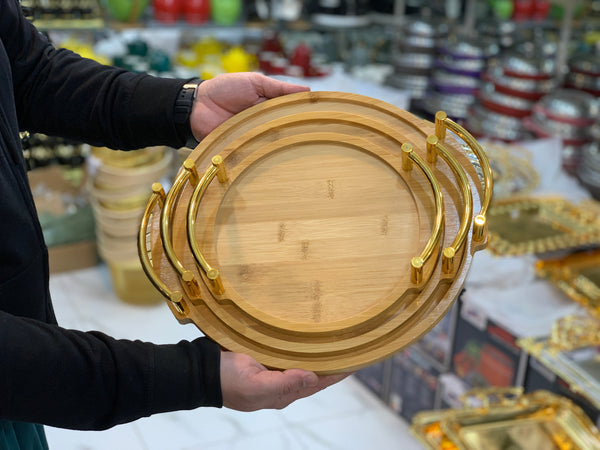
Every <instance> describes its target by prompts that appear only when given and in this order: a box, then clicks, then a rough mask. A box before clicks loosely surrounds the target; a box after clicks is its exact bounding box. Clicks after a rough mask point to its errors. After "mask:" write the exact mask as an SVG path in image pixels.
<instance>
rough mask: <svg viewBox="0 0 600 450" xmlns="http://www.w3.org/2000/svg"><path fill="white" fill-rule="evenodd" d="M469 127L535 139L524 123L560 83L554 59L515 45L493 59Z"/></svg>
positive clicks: (480, 131) (480, 132)
mask: <svg viewBox="0 0 600 450" xmlns="http://www.w3.org/2000/svg"><path fill="white" fill-rule="evenodd" d="M481 78H482V82H481V86H480V89H479V93H478V96H477V102H475V103H474V104H473V106H472V107H471V110H470V114H469V118H468V119H467V121H466V127H467V129H469V131H471V132H472V133H473V134H474V135H477V136H485V137H489V138H492V139H498V140H502V141H505V142H513V141H521V140H526V139H531V138H532V137H533V134H532V132H531V130H530V129H528V128H527V127H526V126H525V125H524V119H525V118H527V117H529V116H530V115H531V112H532V108H533V105H534V104H535V102H536V101H538V100H539V99H540V98H542V97H543V96H544V95H546V94H547V93H548V92H550V91H551V90H552V89H554V88H555V87H556V86H557V82H556V80H555V79H554V60H553V59H552V58H549V57H547V56H545V55H543V54H541V55H539V54H537V55H536V52H535V51H532V50H530V51H526V50H524V49H522V48H514V49H510V50H506V51H504V52H502V54H500V55H499V56H498V57H496V58H493V59H491V60H490V62H489V65H488V68H487V70H486V71H485V72H484V73H483V74H482V77H481Z"/></svg>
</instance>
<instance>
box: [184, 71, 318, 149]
mask: <svg viewBox="0 0 600 450" xmlns="http://www.w3.org/2000/svg"><path fill="white" fill-rule="evenodd" d="M308 90H310V89H309V88H308V87H307V86H300V85H296V84H291V83H286V82H284V81H279V80H276V79H274V78H269V77H267V76H265V75H261V74H259V73H255V72H240V73H227V74H223V75H219V76H217V77H215V78H212V79H210V80H206V81H203V82H202V83H201V84H200V86H198V91H197V93H196V99H195V100H194V105H193V106H192V113H191V115H190V127H191V129H192V133H193V134H194V137H195V138H196V140H197V141H200V140H202V139H203V138H204V137H205V136H206V135H208V134H209V133H210V132H211V131H212V130H214V129H215V128H216V127H217V126H219V125H220V124H221V123H223V122H225V121H226V120H227V119H229V118H230V117H232V116H233V115H235V114H237V113H239V112H241V111H243V110H244V109H246V108H248V107H250V106H253V105H256V104H258V103H261V102H264V101H265V100H268V99H270V98H275V97H279V96H281V95H286V94H293V93H295V92H304V91H308Z"/></svg>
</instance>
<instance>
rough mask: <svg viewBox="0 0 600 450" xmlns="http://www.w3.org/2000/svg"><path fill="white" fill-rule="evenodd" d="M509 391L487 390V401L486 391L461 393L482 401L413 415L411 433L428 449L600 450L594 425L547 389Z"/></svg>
mask: <svg viewBox="0 0 600 450" xmlns="http://www.w3.org/2000/svg"><path fill="white" fill-rule="evenodd" d="M492 389H493V390H494V391H497V390H498V389H497V388H496V389H494V388H492ZM509 390H510V391H512V392H510V393H509V394H510V395H507V396H506V395H504V394H503V393H502V392H492V393H491V394H492V400H491V401H490V400H489V399H487V398H486V396H488V395H490V393H489V392H485V391H486V390H481V391H479V392H478V390H473V391H470V392H468V393H467V396H469V395H477V396H478V397H480V398H481V399H484V401H483V402H481V403H479V404H478V405H476V406H469V405H467V406H465V407H464V408H461V409H450V410H444V411H424V412H421V413H418V414H417V415H416V416H415V417H414V418H413V422H412V424H411V432H412V433H413V434H414V435H415V436H416V437H417V438H418V439H419V440H420V441H421V442H422V443H423V444H424V445H425V447H426V448H428V449H432V450H434V449H435V450H439V449H448V450H450V449H459V450H500V449H507V448H510V449H515V450H519V449H523V450H526V449H527V450H529V449H548V450H551V449H556V450H577V449H579V450H584V449H585V450H591V449H598V448H600V433H599V432H598V429H597V428H596V427H595V426H594V425H593V423H592V421H591V420H590V419H589V418H588V417H587V416H586V415H585V414H584V413H583V411H582V410H581V408H579V407H578V406H576V405H575V404H574V403H573V402H571V401H570V400H569V399H567V398H564V397H561V396H558V395H555V394H552V393H550V392H548V391H541V390H540V391H534V392H531V393H528V394H523V393H522V390H521V389H520V388H511V389H509Z"/></svg>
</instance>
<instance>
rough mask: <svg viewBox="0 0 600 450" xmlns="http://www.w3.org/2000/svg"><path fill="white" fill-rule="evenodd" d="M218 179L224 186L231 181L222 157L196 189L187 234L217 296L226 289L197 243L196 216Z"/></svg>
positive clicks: (195, 255) (213, 160)
mask: <svg viewBox="0 0 600 450" xmlns="http://www.w3.org/2000/svg"><path fill="white" fill-rule="evenodd" d="M215 176H216V177H217V179H218V180H219V182H220V183H221V184H224V183H226V182H227V180H228V179H229V178H228V176H227V172H226V170H225V162H224V161H223V158H222V157H221V156H220V155H216V156H213V158H212V165H211V166H210V167H209V168H208V169H206V172H204V175H203V176H202V178H201V179H200V181H199V182H198V184H197V185H196V188H195V189H194V193H193V194H192V197H191V198H190V203H189V206H188V214H187V234H188V243H189V245H190V249H191V250H192V254H193V255H194V259H195V260H196V263H197V264H198V266H200V268H201V269H202V270H203V271H204V273H205V274H206V277H207V278H208V279H209V280H210V282H211V284H212V287H213V289H214V291H215V292H216V293H217V294H219V295H220V294H223V293H224V292H225V288H224V286H223V281H222V280H221V275H220V273H219V270H218V269H215V268H214V267H212V266H211V265H210V264H209V263H208V262H207V261H206V258H205V257H204V255H203V254H202V251H201V250H200V246H199V245H198V242H197V241H196V234H195V230H196V216H197V214H198V207H199V206H200V201H201V200H202V196H203V195H204V192H206V189H207V188H208V185H209V184H210V182H211V181H212V180H213V178H215Z"/></svg>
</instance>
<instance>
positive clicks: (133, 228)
mask: <svg viewBox="0 0 600 450" xmlns="http://www.w3.org/2000/svg"><path fill="white" fill-rule="evenodd" d="M172 159H173V151H171V150H170V149H167V148H165V147H149V148H145V149H141V150H136V151H130V152H122V151H113V150H109V149H106V148H93V149H92V152H91V155H90V157H89V158H88V172H89V184H88V190H89V194H90V203H91V204H92V209H93V212H94V218H95V221H96V239H97V246H98V253H99V254H100V257H101V258H102V259H103V260H104V261H105V262H106V264H107V265H108V267H109V269H110V273H111V277H112V281H113V287H114V290H115V292H116V294H117V295H118V296H119V298H121V299H122V300H124V301H126V302H130V303H153V302H155V301H158V300H160V298H159V296H158V295H157V291H156V289H154V287H153V286H152V285H151V284H150V282H149V281H148V279H147V278H146V276H145V274H144V272H143V269H142V267H141V264H140V260H139V256H138V252H137V235H138V230H139V226H140V221H141V217H142V214H143V212H144V209H145V207H146V204H147V201H148V198H149V197H150V194H151V193H152V192H151V187H152V183H153V182H155V181H158V180H162V179H165V177H168V176H169V174H170V173H171V170H172V164H171V162H172Z"/></svg>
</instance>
